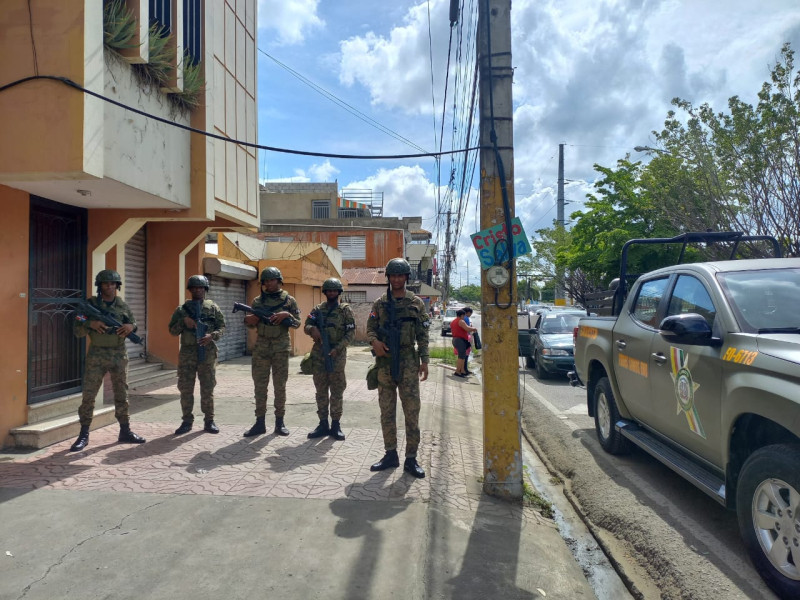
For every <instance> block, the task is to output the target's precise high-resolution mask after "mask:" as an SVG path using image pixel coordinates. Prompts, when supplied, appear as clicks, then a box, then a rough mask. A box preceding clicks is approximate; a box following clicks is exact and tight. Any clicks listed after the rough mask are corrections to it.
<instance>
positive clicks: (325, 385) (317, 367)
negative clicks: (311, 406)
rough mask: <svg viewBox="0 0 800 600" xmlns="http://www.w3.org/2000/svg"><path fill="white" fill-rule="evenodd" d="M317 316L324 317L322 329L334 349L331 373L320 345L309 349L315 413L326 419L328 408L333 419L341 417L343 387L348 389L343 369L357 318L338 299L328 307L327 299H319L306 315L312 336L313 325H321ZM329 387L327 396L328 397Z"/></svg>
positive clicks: (354, 334) (306, 326) (308, 328)
mask: <svg viewBox="0 0 800 600" xmlns="http://www.w3.org/2000/svg"><path fill="white" fill-rule="evenodd" d="M320 315H322V317H323V318H324V319H325V328H324V329H325V331H326V332H327V335H328V343H329V344H330V349H331V350H336V357H335V358H334V359H333V372H332V373H328V372H327V371H326V370H325V357H324V356H323V354H322V344H319V343H316V342H315V343H314V347H313V348H312V349H311V360H312V372H313V373H314V387H315V388H316V390H317V415H318V416H319V419H320V421H327V419H328V407H329V406H330V416H331V418H332V419H333V420H334V421H338V420H339V419H341V418H342V404H343V400H344V390H345V389H346V388H347V378H346V377H345V374H344V368H345V365H346V364H347V346H348V345H350V344H351V343H352V341H353V340H354V339H355V337H356V320H355V317H354V316H353V310H352V309H351V308H350V306H349V305H348V304H339V303H338V302H337V303H336V304H335V305H334V306H333V308H331V305H330V304H329V303H328V302H322V303H321V304H318V305H317V306H315V307H314V309H313V310H312V311H311V313H310V314H309V315H308V316H307V317H306V323H305V327H304V331H305V332H306V333H307V334H309V335H311V330H312V328H314V327H316V328H318V329H320V330H321V329H322V328H321V327H320ZM328 390H330V399H329V398H328Z"/></svg>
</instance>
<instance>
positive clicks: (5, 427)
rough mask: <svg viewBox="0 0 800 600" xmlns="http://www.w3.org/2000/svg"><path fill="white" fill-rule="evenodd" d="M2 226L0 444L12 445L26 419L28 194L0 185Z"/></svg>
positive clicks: (0, 254) (0, 255) (0, 245)
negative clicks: (13, 433)
mask: <svg viewBox="0 0 800 600" xmlns="http://www.w3.org/2000/svg"><path fill="white" fill-rule="evenodd" d="M0 206H2V207H3V227H2V229H0V264H2V265H3V285H2V291H0V314H2V315H3V336H4V337H5V339H7V340H14V343H13V344H0V381H2V382H3V391H2V392H0V407H2V410H0V447H2V446H7V445H11V444H13V440H12V438H11V436H10V435H9V433H8V432H9V431H10V430H11V429H12V428H14V427H18V426H20V425H24V424H25V423H26V422H27V419H28V255H29V245H30V241H29V231H30V223H29V219H30V203H29V196H28V194H26V193H24V192H20V191H18V190H14V189H11V188H8V187H5V186H2V185H0Z"/></svg>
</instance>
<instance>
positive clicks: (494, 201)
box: [477, 0, 522, 499]
mask: <svg viewBox="0 0 800 600" xmlns="http://www.w3.org/2000/svg"><path fill="white" fill-rule="evenodd" d="M477 48H478V57H477V60H478V64H479V77H480V145H481V151H480V170H481V229H487V228H490V227H494V226H496V225H500V224H504V223H508V222H509V221H510V219H511V218H512V217H513V216H514V185H513V184H514V153H513V122H512V116H513V105H512V102H511V83H512V77H513V73H514V71H513V68H512V66H511V65H512V63H511V0H478V34H477ZM504 191H505V199H506V200H507V202H504V196H503V192H504ZM507 211H508V212H509V213H510V214H507ZM506 235H507V236H508V240H509V242H510V241H511V239H512V235H511V232H510V231H507V233H506ZM512 248H513V246H510V247H509V250H511V251H512V252H511V253H510V254H513V250H512ZM503 266H508V267H510V268H509V269H508V271H509V273H508V275H509V280H508V282H507V283H505V284H504V285H502V286H500V287H499V288H497V289H496V288H494V287H491V286H490V285H489V281H488V280H487V278H486V273H487V271H485V270H482V271H481V300H482V302H481V315H482V326H483V339H484V342H483V344H484V346H483V348H484V351H483V369H484V379H483V475H484V478H483V489H484V491H485V492H486V493H487V494H491V495H493V496H499V497H502V498H508V499H512V498H515V499H519V498H522V444H521V434H520V402H519V391H518V381H519V376H518V374H517V370H518V365H519V358H518V356H517V305H516V301H515V297H516V291H517V290H516V287H517V285H516V283H517V282H516V268H515V266H514V259H513V258H511V259H510V261H509V262H508V263H504V264H503ZM495 283H496V282H495Z"/></svg>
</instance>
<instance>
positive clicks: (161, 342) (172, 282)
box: [147, 222, 208, 366]
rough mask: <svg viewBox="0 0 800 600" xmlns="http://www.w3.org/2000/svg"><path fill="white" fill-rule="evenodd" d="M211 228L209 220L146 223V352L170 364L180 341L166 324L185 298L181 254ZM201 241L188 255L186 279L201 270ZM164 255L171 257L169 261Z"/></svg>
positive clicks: (173, 363) (174, 362)
mask: <svg viewBox="0 0 800 600" xmlns="http://www.w3.org/2000/svg"><path fill="white" fill-rule="evenodd" d="M207 227H208V223H197V222H188V223H148V225H147V256H148V259H147V274H148V279H147V330H148V333H147V336H148V337H147V351H148V353H149V354H152V355H153V356H154V357H156V358H158V359H159V360H162V361H164V362H166V363H168V364H169V365H172V366H175V365H177V364H178V350H179V349H180V342H179V340H178V338H177V337H175V336H173V335H170V333H169V330H168V329H167V325H168V324H169V320H170V317H172V313H173V312H174V311H175V308H177V306H178V305H179V304H181V303H182V302H183V301H184V300H185V299H186V297H187V296H186V295H185V294H186V292H184V294H183V295H181V296H180V297H178V296H176V295H175V294H176V290H177V289H179V288H178V286H179V285H180V286H181V287H180V289H185V287H186V282H185V281H183V282H179V281H178V279H179V275H180V273H179V267H180V265H179V262H178V255H179V254H180V253H181V252H182V251H183V250H184V248H186V246H187V245H188V244H190V243H191V242H192V240H194V239H195V238H197V236H198V235H199V234H200V233H201V232H202V231H204V230H205V229H206V228H207ZM202 245H203V242H202V241H201V242H200V243H199V244H198V245H197V246H196V247H195V248H193V249H192V250H191V251H190V252H189V253H188V254H187V255H186V261H185V269H186V280H187V281H188V278H189V277H191V276H192V275H195V274H196V273H202V266H201V265H202V253H201V252H200V250H199V247H200V246H202ZM164 257H172V259H171V260H170V259H169V258H167V259H166V260H164Z"/></svg>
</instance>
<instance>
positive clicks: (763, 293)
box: [717, 269, 800, 333]
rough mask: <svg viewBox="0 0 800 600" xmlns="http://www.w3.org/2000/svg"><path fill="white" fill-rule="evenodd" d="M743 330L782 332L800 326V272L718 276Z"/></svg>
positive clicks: (753, 272) (784, 271)
mask: <svg viewBox="0 0 800 600" xmlns="http://www.w3.org/2000/svg"><path fill="white" fill-rule="evenodd" d="M717 278H718V279H719V282H720V284H721V285H722V289H723V290H724V291H725V294H726V295H727V297H728V300H729V301H730V303H731V306H732V308H733V310H734V312H735V313H736V319H737V321H738V322H739V325H740V326H741V328H742V330H744V331H747V332H749V333H768V332H769V333H772V332H774V333H780V332H783V331H790V330H796V329H797V328H798V327H800V312H798V311H797V305H796V303H797V291H798V290H800V269H765V270H763V271H734V272H728V273H719V274H718V275H717Z"/></svg>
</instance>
